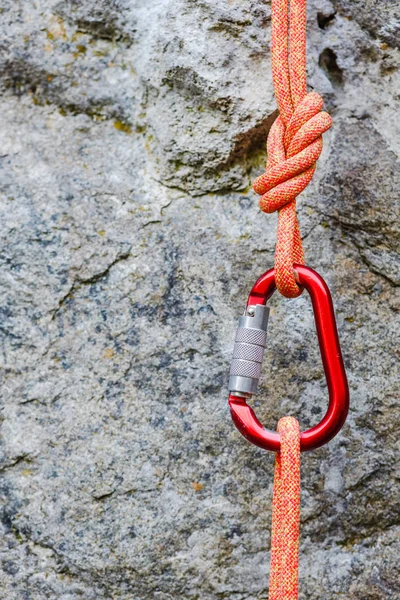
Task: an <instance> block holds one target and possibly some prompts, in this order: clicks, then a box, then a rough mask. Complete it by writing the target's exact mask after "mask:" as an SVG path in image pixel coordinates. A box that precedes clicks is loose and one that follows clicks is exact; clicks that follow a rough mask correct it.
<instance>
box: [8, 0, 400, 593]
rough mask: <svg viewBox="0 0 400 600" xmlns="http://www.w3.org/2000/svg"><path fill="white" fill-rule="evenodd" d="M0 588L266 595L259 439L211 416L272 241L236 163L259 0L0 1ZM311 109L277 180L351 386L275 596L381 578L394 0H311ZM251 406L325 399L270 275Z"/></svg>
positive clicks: (390, 348)
mask: <svg viewBox="0 0 400 600" xmlns="http://www.w3.org/2000/svg"><path fill="white" fill-rule="evenodd" d="M0 19H1V30H2V33H3V41H2V52H1V65H0V85H1V98H0V101H1V111H0V115H1V127H0V137H1V153H0V154H1V156H0V169H1V204H0V211H1V220H0V223H1V269H0V279H1V282H0V296H1V301H0V307H1V322H0V333H1V349H2V351H1V360H2V363H3V370H2V386H1V392H2V437H1V445H2V459H1V460H2V462H1V468H2V472H1V495H2V508H1V511H2V512H1V535H0V548H1V567H2V575H1V578H0V590H1V594H0V595H1V597H2V598H4V599H7V600H44V599H46V598H50V599H60V600H78V599H81V598H84V599H85V600H90V599H96V600H97V599H99V598H105V599H107V600H117V599H118V600H119V599H121V600H151V599H156V600H168V599H174V600H175V599H178V598H179V599H181V598H182V599H191V600H196V599H201V600H218V599H222V598H229V599H231V600H256V599H257V600H261V599H266V598H267V597H268V568H269V567H268V562H269V544H270V501H271V492H272V478H273V460H274V457H273V456H272V455H271V454H268V453H265V452H263V451H262V450H260V449H257V448H255V447H253V446H251V445H250V444H248V443H247V442H246V441H245V440H244V438H242V437H241V436H240V434H239V433H238V432H237V431H236V430H235V429H234V426H233V424H232V423H231V420H230V416H229V414H228V410H227V403H226V400H227V390H226V382H227V372H228V369H229V362H230V353H231V349H232V343H233V334H234V329H235V326H236V319H237V317H238V316H239V315H240V313H241V311H242V310H243V306H244V303H245V301H246V297H247V294H248V292H249V290H250V288H251V286H252V284H253V283H254V281H255V279H256V278H257V277H258V276H259V275H260V274H261V273H262V272H263V271H264V270H266V269H267V268H270V267H271V266H272V264H273V253H274V242H275V229H276V217H275V216H273V215H264V214H262V213H260V211H259V210H258V206H257V198H256V196H255V194H254V193H253V192H252V191H251V187H250V182H251V180H252V179H253V178H254V177H255V176H256V175H258V174H260V173H261V172H262V169H263V162H264V160H265V150H264V143H265V137H266V134H267V130H268V127H269V124H270V122H271V119H270V115H271V113H273V111H274V110H275V109H276V105H275V102H274V98H273V89H272V83H271V74H270V53H269V41H270V4H269V2H267V1H266V0H248V1H244V0H229V1H228V0H214V1H213V2H205V1H203V0H201V1H200V0H175V1H172V0H152V1H151V2H149V0H96V1H94V0H86V1H85V2H78V1H77V0H46V1H45V0H36V1H35V2H33V1H32V0H31V1H27V2H15V1H13V0H3V2H2V7H1V14H0ZM308 40H309V43H308V54H309V73H308V81H309V85H310V88H312V89H316V90H317V91H319V92H320V93H321V94H322V95H323V96H324V98H325V102H326V106H327V108H328V110H329V111H330V112H331V114H332V117H333V119H334V127H333V129H332V130H331V131H330V132H329V133H328V134H326V135H325V147H324V152H323V155H322V157H321V159H320V161H319V165H318V168H317V173H316V176H315V178H314V180H313V182H312V184H311V185H310V186H309V188H308V189H307V190H306V191H305V193H304V194H303V195H302V197H301V198H300V199H299V201H298V208H299V214H300V221H301V227H302V232H303V235H304V245H305V251H306V256H307V261H308V264H309V265H310V266H313V267H314V268H316V269H317V270H318V271H319V272H320V273H321V274H322V275H323V276H324V278H325V279H326V280H327V282H328V283H329V285H330V287H331V290H332V294H333V297H334V303H335V307H336V314H337V320H338V327H339V331H340V337H341V342H342V348H343V353H344V357H345V362H346V366H347V370H348V377H349V383H350V388H351V399H352V404H351V412H350V415H349V419H348V422H347V424H346V426H345V427H344V429H343V431H342V432H341V434H340V435H339V436H338V437H337V438H336V439H335V440H333V441H332V442H331V443H330V444H329V445H327V446H325V447H324V448H322V449H320V450H318V451H315V452H312V453H308V454H306V455H304V456H303V462H302V479H303V482H302V486H303V487H302V490H303V492H302V519H303V525H302V542H301V572H300V588H301V594H300V596H301V599H305V598H307V599H308V600H336V599H337V598H339V597H340V598H341V597H343V598H347V599H349V600H381V599H382V600H395V599H398V598H400V580H399V575H398V556H399V553H400V500H399V498H400V494H399V479H400V474H399V470H398V464H399V442H398V438H399V419H400V410H399V403H398V397H399V395H398V389H397V388H396V381H397V378H398V354H397V355H396V348H397V347H398V344H397V342H398V339H399V338H398V331H396V327H397V328H398V324H399V320H398V319H397V320H396V310H397V308H398V304H396V301H397V302H398V294H397V292H396V286H398V285H399V282H400V268H399V260H398V247H399V217H398V213H397V214H396V210H397V211H398V208H399V205H398V197H399V191H400V181H399V166H400V165H399V159H398V150H399V145H400V144H399V142H400V121H399V119H398V110H399V70H398V69H399V54H398V43H399V7H398V2H395V1H394V0H393V1H387V2H385V3H382V2H378V1H377V0H369V1H368V2H358V1H357V2H353V1H349V0H334V1H333V2H332V3H331V2H329V1H328V0H313V1H312V2H310V4H309V7H308ZM271 305H272V316H271V325H270V329H269V347H268V351H267V356H266V359H265V365H264V376H263V380H262V385H261V390H260V393H259V395H258V397H257V399H256V400H255V405H256V406H257V412H258V416H259V417H260V419H261V420H262V421H263V422H264V423H265V424H266V426H268V427H270V428H275V426H276V423H277V420H278V419H279V417H280V416H282V415H284V414H293V415H295V416H297V417H298V418H299V419H300V422H301V426H302V428H306V427H309V426H311V425H312V424H314V423H316V422H317V421H318V420H319V419H320V418H321V416H322V415H323V413H324V410H325V407H326V404H327V398H326V395H327V394H326V384H325V381H324V376H323V370H322V365H321V362H320V358H319V351H318V345H317V341H316V335H315V332H314V326H313V316H312V311H311V307H310V302H309V299H308V298H307V297H306V294H304V295H303V296H302V297H300V298H299V299H296V300H293V301H287V300H284V299H283V298H280V297H278V296H277V295H275V296H274V298H273V300H272V303H271Z"/></svg>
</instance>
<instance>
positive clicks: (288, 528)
mask: <svg viewBox="0 0 400 600" xmlns="http://www.w3.org/2000/svg"><path fill="white" fill-rule="evenodd" d="M278 431H279V433H280V436H281V449H280V452H278V454H277V456H276V462H275V481H274V499H273V509H272V539H271V574H270V584H269V600H297V598H298V563H299V535H300V427H299V423H298V421H297V420H296V419H295V418H294V417H283V418H282V419H280V421H279V423H278Z"/></svg>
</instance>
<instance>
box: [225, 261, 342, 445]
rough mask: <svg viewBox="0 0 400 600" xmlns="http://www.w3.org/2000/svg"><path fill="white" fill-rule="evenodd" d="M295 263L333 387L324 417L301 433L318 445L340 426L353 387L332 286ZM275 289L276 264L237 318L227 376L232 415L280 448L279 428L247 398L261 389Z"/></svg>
mask: <svg viewBox="0 0 400 600" xmlns="http://www.w3.org/2000/svg"><path fill="white" fill-rule="evenodd" d="M294 268H295V270H296V272H297V274H298V278H299V284H300V285H301V286H303V287H304V288H305V289H306V290H307V291H308V293H309V294H310V297H311V302H312V306H313V310H314V318H315V325H316V329H317V335H318V341H319V347H320V351H321V357H322V363H323V367H324V372H325V377H326V382H327V386H328V392H329V404H328V410H327V412H326V414H325V416H324V417H323V419H322V421H321V422H320V423H318V425H315V426H314V427H312V428H311V429H308V430H307V431H304V432H302V433H301V436H300V448H301V450H314V449H315V448H319V447H320V446H323V445H324V444H326V443H327V442H329V440H331V439H332V438H333V437H334V436H335V435H336V434H337V433H338V432H339V431H340V429H341V428H342V426H343V424H344V422H345V420H346V417H347V413H348V410H349V389H348V384H347V377H346V372H345V368H344V364H343V359H342V354H341V350H340V344H339V338H338V334H337V329H336V321H335V313H334V310H333V305H332V298H331V294H330V292H329V288H328V286H327V285H326V283H325V281H324V280H323V279H322V277H321V276H320V275H318V273H316V272H315V271H314V270H313V269H310V268H309V267H305V266H304V265H294ZM275 289H276V285H275V270H274V269H271V270H269V271H267V272H266V273H264V275H262V276H261V277H260V278H259V279H258V280H257V281H256V283H255V284H254V286H253V289H252V290H251V292H250V295H249V298H248V302H247V306H246V311H245V314H244V316H242V317H241V318H240V319H239V325H238V329H237V332H236V337H235V346H234V351H233V359H232V363H231V370H230V376H229V393H230V395H229V406H230V410H231V415H232V419H233V421H234V423H235V425H236V427H237V428H238V430H239V431H240V432H241V433H242V435H244V437H245V438H247V439H248V440H249V441H250V442H252V443H253V444H255V445H256V446H259V447H260V448H264V449H266V450H274V451H278V450H279V448H280V440H279V433H277V432H273V431H269V430H268V429H265V428H264V427H263V425H262V424H261V423H260V421H259V420H258V419H257V417H256V415H255V413H254V411H253V409H252V408H251V407H250V406H248V405H247V403H246V399H247V398H249V397H251V396H253V395H254V394H255V393H256V391H257V386H258V380H259V377H260V372H261V363H262V359H263V354H264V348H265V346H266V338H267V325H268V315H269V308H268V307H267V306H266V303H267V301H268V299H269V298H270V297H271V296H272V294H273V293H274V291H275Z"/></svg>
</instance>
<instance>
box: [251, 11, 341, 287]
mask: <svg viewBox="0 0 400 600" xmlns="http://www.w3.org/2000/svg"><path fill="white" fill-rule="evenodd" d="M289 7H290V8H289ZM271 11H272V39H271V50H272V77H273V82H274V89H275V96H276V100H277V103H278V107H279V117H278V118H277V119H276V120H275V122H274V124H273V126H272V127H271V130H270V133H269V136H268V140H267V153H268V162H267V167H266V172H265V173H264V174H263V175H261V176H260V177H257V179H256V180H255V182H254V184H253V188H254V190H255V191H256V192H257V193H258V194H260V195H261V198H260V208H261V210H263V211H264V212H268V213H270V212H274V211H276V210H277V211H278V232H277V242H276V250H275V270H276V283H277V288H278V290H279V291H280V293H281V294H282V295H284V296H286V297H288V298H295V297H296V296H299V295H300V294H301V293H302V289H301V288H300V287H299V286H298V285H297V283H296V279H295V275H294V272H293V265H294V264H295V263H298V264H304V254H303V246H302V241H301V234H300V227H299V222H298V219H297V213H296V197H297V196H298V195H299V194H300V193H301V192H302V191H303V190H304V189H305V188H306V187H307V185H308V184H309V183H310V181H311V179H312V177H313V175H314V172H315V168H316V162H317V160H318V158H319V156H320V154H321V152H322V134H323V133H324V132H325V131H327V130H328V129H329V128H330V127H331V125H332V119H331V117H330V116H329V115H328V113H326V112H321V111H322V107H323V100H322V98H321V96H320V95H319V94H317V93H316V92H311V93H309V94H307V77H306V0H272V7H271Z"/></svg>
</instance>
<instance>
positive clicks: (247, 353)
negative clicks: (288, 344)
mask: <svg viewBox="0 0 400 600" xmlns="http://www.w3.org/2000/svg"><path fill="white" fill-rule="evenodd" d="M268 317H269V308H268V307H267V306H265V305H263V304H256V305H252V306H248V307H247V309H246V312H245V314H244V315H243V316H242V317H240V319H239V324H238V328H237V331H236V336H235V345H234V348H233V358H232V362H231V370H230V373H229V392H230V393H232V394H233V395H234V396H242V397H244V398H247V397H249V396H252V395H253V394H255V393H256V392H257V387H258V380H259V379H260V373H261V364H262V361H263V356H264V348H265V346H266V343H267V326H268Z"/></svg>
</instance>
